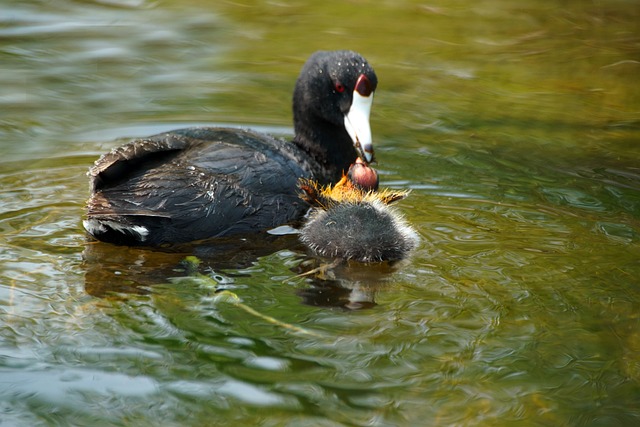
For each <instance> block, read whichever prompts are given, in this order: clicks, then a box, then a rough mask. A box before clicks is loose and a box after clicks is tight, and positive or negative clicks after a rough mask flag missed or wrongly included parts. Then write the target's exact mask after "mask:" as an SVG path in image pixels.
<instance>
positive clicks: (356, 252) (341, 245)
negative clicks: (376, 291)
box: [300, 165, 418, 262]
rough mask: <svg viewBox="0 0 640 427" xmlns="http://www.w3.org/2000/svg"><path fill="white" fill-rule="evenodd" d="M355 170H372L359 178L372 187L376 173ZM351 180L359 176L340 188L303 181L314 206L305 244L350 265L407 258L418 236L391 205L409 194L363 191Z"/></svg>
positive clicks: (304, 231)
mask: <svg viewBox="0 0 640 427" xmlns="http://www.w3.org/2000/svg"><path fill="white" fill-rule="evenodd" d="M354 166H356V168H357V169H361V168H362V167H364V168H366V169H368V170H359V172H358V174H356V175H355V176H360V177H362V176H365V177H367V179H366V181H367V182H370V178H371V171H373V169H371V168H369V167H368V166H366V165H364V166H363V165H359V166H357V165H354ZM373 173H375V171H373ZM376 175H377V174H376ZM349 176H352V177H353V176H354V175H353V174H350V175H348V176H345V177H343V179H342V180H341V181H340V182H339V183H338V184H336V185H335V186H324V187H322V186H319V185H317V184H316V183H314V182H310V181H304V180H303V181H301V184H300V188H301V189H302V190H303V193H302V195H301V197H302V198H303V199H304V200H306V201H307V202H309V203H311V204H312V205H313V206H315V207H314V208H313V210H312V211H311V213H310V216H309V219H308V221H307V222H306V223H305V225H304V226H303V228H302V230H301V232H300V240H301V241H302V243H304V244H305V245H306V246H307V247H308V248H309V249H311V250H312V251H313V252H314V253H315V254H317V255H320V256H324V257H332V258H339V259H345V260H354V261H360V262H381V261H397V260H400V259H403V258H404V257H406V256H407V255H408V254H409V252H411V250H413V249H414V248H415V247H416V246H417V244H418V235H417V233H416V232H415V230H413V228H411V226H410V225H409V224H408V223H407V222H406V220H405V219H404V218H403V217H402V216H401V215H400V214H399V213H398V212H397V211H396V210H395V209H394V208H393V207H391V206H389V204H390V203H393V202H394V201H397V200H400V199H402V198H404V197H406V196H407V194H408V192H406V191H393V190H389V189H384V190H380V191H372V190H368V189H364V190H363V189H362V188H360V185H361V183H359V182H358V181H356V182H352V181H351V179H349ZM352 179H353V178H352ZM376 182H377V179H376Z"/></svg>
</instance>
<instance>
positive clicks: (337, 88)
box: [335, 82, 344, 93]
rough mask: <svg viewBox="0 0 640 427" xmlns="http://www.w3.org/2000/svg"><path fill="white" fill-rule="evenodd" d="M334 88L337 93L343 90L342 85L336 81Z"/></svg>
mask: <svg viewBox="0 0 640 427" xmlns="http://www.w3.org/2000/svg"><path fill="white" fill-rule="evenodd" d="M335 88H336V92H338V93H342V92H344V85H343V84H342V83H340V82H336V85H335Z"/></svg>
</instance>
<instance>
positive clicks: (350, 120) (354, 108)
mask: <svg viewBox="0 0 640 427" xmlns="http://www.w3.org/2000/svg"><path fill="white" fill-rule="evenodd" d="M371 104H373V90H372V88H371V82H370V81H369V79H368V78H367V76H365V75H364V74H361V75H360V77H358V81H357V82H356V86H355V89H354V90H353V101H352V102H351V108H349V111H348V112H347V114H345V116H344V127H345V128H346V129H347V132H348V133H349V136H350V137H351V140H352V141H353V146H354V147H355V148H356V151H357V152H358V155H359V156H360V157H361V158H362V160H364V161H365V163H371V162H372V161H373V160H374V154H373V142H372V139H371V126H370V125H369V115H370V113H371Z"/></svg>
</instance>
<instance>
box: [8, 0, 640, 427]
mask: <svg viewBox="0 0 640 427" xmlns="http://www.w3.org/2000/svg"><path fill="white" fill-rule="evenodd" d="M318 3H320V2H318ZM639 23H640V7H638V5H637V3H636V2H634V1H622V0H620V1H614V0H607V1H599V2H584V1H565V2H557V3H553V4H552V3H549V2H534V1H528V2H517V3H514V2H506V1H499V0H493V1H486V2H465V1H455V2H439V1H436V2H431V3H427V4H425V3H421V2H416V1H394V2H383V3H380V4H377V5H372V4H364V3H359V2H355V3H351V2H347V3H341V4H331V3H328V2H323V3H322V4H304V3H301V4H298V3H292V4H289V3H262V2H252V1H249V0H247V1H245V2H233V3H223V4H217V5H214V4H210V2H198V1H195V0H192V1H186V2H184V1H183V2H170V1H165V2H160V3H155V2H144V1H125V0H123V1H108V2H99V1H75V2H73V1H59V2H37V1H30V2H23V1H20V2H18V1H5V2H4V4H3V6H2V13H1V14H0V63H1V64H2V65H1V67H0V81H1V82H2V84H0V141H1V142H0V155H1V156H2V160H1V161H0V336H1V337H2V339H1V340H0V355H1V356H0V425H3V426H4V425H7V426H13V425H17V426H33V425H114V426H116V425H136V426H144V425H154V426H155V425H159V424H160V425H168V426H173V425H175V426H178V425H262V426H271V425H274V426H275V425H278V426H280V425H291V426H293V425H295V426H300V425H302V426H304V425H310V426H311V425H313V426H335V425H345V426H347V425H376V426H391V425H407V426H414V425H434V426H435V425H441V426H453V425H455V426H462V425H469V426H478V425H491V426H499V425H504V426H512V425H526V426H529V425H531V426H533V425H558V426H562V425H566V426H635V425H638V423H640V410H639V409H638V408H640V320H639V314H638V313H639V311H638V307H640V288H639V285H638V277H640V265H639V260H640V222H639V218H640V163H639V162H638V159H639V158H640V144H639V143H638V141H639V140H640V138H639V136H640V132H639V123H640V85H638V82H637V76H638V73H639V72H640V63H639V62H638V61H639V58H640V55H639V53H640V36H639V34H640V28H639V26H640V24H639ZM334 48H351V49H354V50H357V51H360V52H361V53H363V54H364V55H365V56H366V57H367V58H368V59H369V61H370V62H371V63H372V64H373V65H374V67H375V68H376V71H377V73H378V77H379V79H380V86H379V90H378V92H377V93H376V101H375V105H374V108H373V111H372V128H373V133H374V139H375V143H376V150H377V157H378V160H379V162H380V163H379V164H378V165H377V168H378V169H379V171H380V175H381V179H382V183H383V185H386V186H391V187H394V188H403V189H406V188H409V189H412V193H411V195H410V196H409V197H408V198H407V199H406V200H404V201H402V202H401V203H400V205H399V208H400V209H401V210H402V212H403V213H404V214H405V215H406V217H407V219H408V220H409V221H410V222H411V223H412V224H413V226H414V227H415V228H416V229H417V230H418V232H419V234H420V235H421V239H422V241H421V244H420V246H419V248H418V250H417V251H416V252H415V253H414V255H413V256H412V257H411V258H410V259H409V260H406V261H405V262H402V263H400V264H398V265H395V266H385V265H382V266H357V265H351V266H340V267H337V268H335V269H333V270H332V271H330V272H328V273H327V274H325V275H323V276H320V277H309V276H298V275H299V274H301V273H303V272H305V271H308V270H310V269H312V268H314V267H316V266H317V265H318V260H314V259H313V258H310V257H309V256H307V254H306V253H305V251H304V248H303V247H301V246H300V245H299V244H298V243H297V241H296V238H295V236H267V237H265V238H264V239H258V240H253V239H250V240H246V239H245V240H238V239H230V240H228V241H224V242H219V244H218V245H208V246H203V247H197V248H188V247H185V248H183V250H182V251H178V252H175V251H174V252H168V251H153V250H148V249H132V248H120V247H114V246H110V245H104V244H100V243H89V242H87V240H86V238H85V235H84V233H83V231H82V228H81V218H82V212H83V210H82V207H83V203H84V200H85V199H86V198H87V196H88V184H87V179H86V176H85V172H86V170H87V168H88V166H89V165H90V164H91V163H92V162H93V161H94V160H95V159H96V158H97V156H98V155H99V154H101V153H102V152H104V151H106V150H108V149H110V148H112V147H114V146H115V145H117V144H118V143H120V142H122V141H125V140H127V139H128V138H131V137H136V136H142V135H149V134H153V133H157V132H161V131H163V130H167V129H171V128H175V127H182V126H189V125H198V124H231V125H236V126H243V125H244V126H251V127H254V128H257V129H260V130H268V131H271V132H275V133H279V134H285V135H286V134H290V133H291V127H290V122H291V116H290V98H291V91H292V88H293V83H294V80H295V77H296V75H297V73H298V71H299V68H300V66H301V65H302V63H303V62H304V60H305V58H306V57H307V56H308V55H309V54H310V53H311V52H312V51H314V50H316V49H334ZM188 255H196V256H197V257H198V258H199V259H200V260H201V264H200V266H199V267H198V268H197V271H196V272H193V271H190V269H189V267H188V266H186V265H185V264H184V263H182V262H181V261H183V259H184V258H185V257H186V256H188ZM223 290H225V291H226V292H227V293H225V292H221V291H223ZM228 292H232V293H233V294H234V295H236V296H237V297H238V298H239V300H236V299H235V298H234V297H232V296H229V295H228Z"/></svg>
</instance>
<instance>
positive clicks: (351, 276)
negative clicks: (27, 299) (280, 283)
mask: <svg viewBox="0 0 640 427" xmlns="http://www.w3.org/2000/svg"><path fill="white" fill-rule="evenodd" d="M292 248H297V250H304V249H303V247H302V246H301V244H300V243H299V242H298V237H297V235H284V236H275V235H270V234H266V233H263V234H257V235H252V236H246V237H233V238H224V239H212V240H211V241H206V242H200V243H197V244H189V245H176V246H172V247H165V248H156V249H149V248H134V247H125V246H115V245H111V244H106V243H102V242H96V241H90V242H87V244H86V246H85V250H84V252H83V260H84V263H83V267H84V271H85V290H86V292H87V293H88V294H90V295H93V296H96V297H100V298H103V297H108V296H113V295H116V294H120V293H124V294H130V293H133V294H146V293H148V292H150V290H151V289H152V288H153V287H154V286H157V285H161V284H165V283H166V282H167V280H168V279H172V280H177V279H179V278H180V277H182V278H188V277H189V276H193V275H194V274H204V275H210V276H211V277H212V279H213V280H215V281H216V282H218V283H222V284H223V286H222V288H224V283H225V282H227V280H223V278H224V277H225V276H224V275H229V280H228V281H229V282H231V281H233V277H235V276H238V275H239V276H240V277H241V276H242V275H243V274H242V273H241V271H242V270H245V269H250V268H251V267H252V266H255V265H256V264H258V262H259V259H260V258H262V257H266V256H269V255H272V254H274V253H276V252H280V251H285V252H287V253H289V252H290V251H291V249H292ZM290 253H291V254H292V256H293V257H295V258H296V259H300V256H299V255H297V254H296V253H295V252H290ZM186 257H195V258H196V259H198V265H197V266H196V267H197V268H196V269H195V270H193V268H192V266H189V265H186V264H185V262H184V261H185V258H186ZM394 270H395V268H394V267H393V265H392V264H389V263H373V264H362V263H358V262H344V261H342V260H333V261H332V260H327V259H320V258H310V257H308V258H302V259H301V260H297V261H295V265H293V266H292V267H291V268H290V271H291V272H292V273H295V275H294V276H291V277H288V278H286V279H284V280H285V281H287V282H292V283H300V284H303V285H304V286H303V287H301V288H300V289H299V290H298V291H297V293H298V294H299V295H300V296H301V297H302V301H303V302H304V303H305V304H309V305H312V306H318V307H344V308H348V309H362V308H370V307H372V306H373V305H375V293H376V290H378V289H379V288H380V287H381V286H385V283H386V281H387V277H388V276H389V275H390V274H391V273H392V272H393V271H394ZM221 274H222V275H221Z"/></svg>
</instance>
